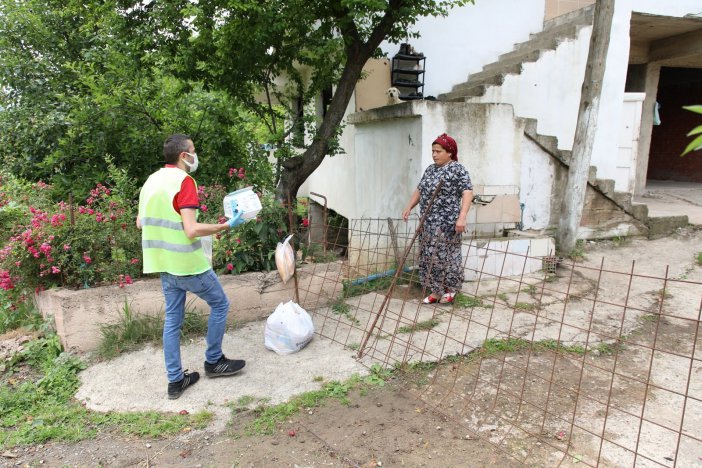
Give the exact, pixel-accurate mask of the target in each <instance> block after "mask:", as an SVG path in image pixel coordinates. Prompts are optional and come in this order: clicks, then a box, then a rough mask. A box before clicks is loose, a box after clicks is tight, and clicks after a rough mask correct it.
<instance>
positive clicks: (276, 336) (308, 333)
mask: <svg viewBox="0 0 702 468" xmlns="http://www.w3.org/2000/svg"><path fill="white" fill-rule="evenodd" d="M313 336H314V324H313V323H312V317H310V314H308V313H307V311H306V310H305V309H303V308H302V307H300V306H299V305H297V304H296V303H295V302H293V301H288V302H286V303H282V302H281V303H280V304H278V307H276V308H275V311H273V313H272V314H271V315H270V316H269V317H268V319H267V320H266V327H265V329H264V338H265V345H266V348H268V349H270V350H272V351H275V352H276V353H278V354H291V353H295V352H297V351H300V350H301V349H302V348H304V347H305V346H306V345H307V343H309V342H310V341H312V337H313Z"/></svg>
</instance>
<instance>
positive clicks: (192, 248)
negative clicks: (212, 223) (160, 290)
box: [139, 167, 210, 276]
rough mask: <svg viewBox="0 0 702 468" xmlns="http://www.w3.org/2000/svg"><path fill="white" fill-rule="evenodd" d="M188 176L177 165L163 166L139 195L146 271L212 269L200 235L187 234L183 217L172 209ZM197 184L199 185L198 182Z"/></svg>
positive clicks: (182, 272) (187, 272)
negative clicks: (174, 198) (190, 235)
mask: <svg viewBox="0 0 702 468" xmlns="http://www.w3.org/2000/svg"><path fill="white" fill-rule="evenodd" d="M186 177H190V176H189V175H188V174H186V173H185V171H183V170H181V169H178V168H177V167H164V168H162V169H160V170H158V171H156V172H154V173H153V174H151V175H150V176H149V178H148V179H147V180H146V183H144V186H143V187H142V188H141V193H140V194H139V221H140V222H141V248H142V252H143V254H144V273H161V272H166V273H170V274H172V275H177V276H185V275H197V274H199V273H203V272H205V271H207V270H209V269H210V264H209V262H208V261H207V257H205V253H204V252H203V250H202V243H201V242H200V238H199V237H196V238H195V239H190V238H188V236H186V235H185V230H184V228H183V219H182V218H181V216H180V214H179V213H178V212H177V211H176V210H175V209H173V197H175V196H176V194H177V193H178V192H180V187H181V184H182V183H183V180H184V179H185V178H186ZM195 186H196V187H197V184H196V185H195Z"/></svg>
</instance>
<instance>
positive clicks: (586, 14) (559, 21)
mask: <svg viewBox="0 0 702 468" xmlns="http://www.w3.org/2000/svg"><path fill="white" fill-rule="evenodd" d="M594 17H595V5H589V6H587V7H585V8H580V9H578V10H573V11H571V12H568V13H566V14H564V15H560V16H556V17H554V18H551V19H550V20H548V21H545V22H544V30H548V29H553V28H557V27H559V26H561V25H564V24H592V21H593V18H594Z"/></svg>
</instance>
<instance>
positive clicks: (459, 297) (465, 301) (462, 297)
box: [453, 293, 485, 308]
mask: <svg viewBox="0 0 702 468" xmlns="http://www.w3.org/2000/svg"><path fill="white" fill-rule="evenodd" d="M453 303H454V304H455V305H457V306H459V307H465V308H468V307H484V306H485V305H484V304H483V300H482V299H480V298H479V297H475V296H468V295H466V294H463V293H458V294H456V297H455V298H454V299H453Z"/></svg>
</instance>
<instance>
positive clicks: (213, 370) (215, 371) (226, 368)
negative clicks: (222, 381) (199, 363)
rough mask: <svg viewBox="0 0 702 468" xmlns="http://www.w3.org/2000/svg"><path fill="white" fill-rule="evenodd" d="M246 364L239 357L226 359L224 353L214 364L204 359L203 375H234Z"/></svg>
mask: <svg viewBox="0 0 702 468" xmlns="http://www.w3.org/2000/svg"><path fill="white" fill-rule="evenodd" d="M245 366H246V361H244V360H241V359H227V358H226V357H225V356H224V354H222V357H221V358H219V361H217V362H216V363H215V364H210V363H209V362H207V361H205V375H206V376H207V377H224V376H227V375H234V374H236V373H237V372H239V371H240V370H241V369H243V368H244V367H245Z"/></svg>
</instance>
